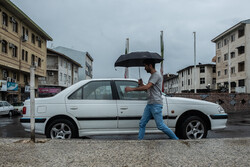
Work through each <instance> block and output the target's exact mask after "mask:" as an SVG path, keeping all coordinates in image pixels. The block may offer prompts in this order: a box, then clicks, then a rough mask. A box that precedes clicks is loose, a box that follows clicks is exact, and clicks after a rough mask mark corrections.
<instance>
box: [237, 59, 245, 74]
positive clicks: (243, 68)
mask: <svg viewBox="0 0 250 167" xmlns="http://www.w3.org/2000/svg"><path fill="white" fill-rule="evenodd" d="M242 71H245V62H244V61H243V62H240V63H238V72H242Z"/></svg>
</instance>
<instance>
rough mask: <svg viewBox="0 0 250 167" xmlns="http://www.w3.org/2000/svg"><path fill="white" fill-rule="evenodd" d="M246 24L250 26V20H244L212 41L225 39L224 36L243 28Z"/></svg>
mask: <svg viewBox="0 0 250 167" xmlns="http://www.w3.org/2000/svg"><path fill="white" fill-rule="evenodd" d="M245 24H250V19H248V20H243V21H241V22H239V23H238V24H235V25H234V26H233V27H231V28H229V29H227V30H226V31H224V32H223V33H221V34H220V35H218V36H217V37H215V38H214V39H212V40H211V41H212V42H217V41H218V40H220V39H221V38H223V37H224V36H226V35H228V34H229V33H230V32H231V31H233V30H235V29H237V28H239V27H241V26H242V25H245Z"/></svg>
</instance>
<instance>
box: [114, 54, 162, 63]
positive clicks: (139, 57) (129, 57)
mask: <svg viewBox="0 0 250 167" xmlns="http://www.w3.org/2000/svg"><path fill="white" fill-rule="evenodd" d="M144 60H153V61H154V62H155V63H160V62H161V61H162V60H163V58H162V57H161V56H160V55H159V54H158V53H151V52H131V53H129V54H125V55H121V56H120V57H119V58H118V59H117V60H116V62H115V67H118V66H119V67H140V66H144V64H143V62H144Z"/></svg>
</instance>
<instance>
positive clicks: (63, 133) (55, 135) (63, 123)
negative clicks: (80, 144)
mask: <svg viewBox="0 0 250 167" xmlns="http://www.w3.org/2000/svg"><path fill="white" fill-rule="evenodd" d="M46 137H47V138H52V139H71V138H75V137H77V129H76V127H75V126H74V124H73V123H72V122H71V121H69V120H67V119H58V120H54V121H53V122H52V123H51V124H50V125H49V126H48V128H47V130H46Z"/></svg>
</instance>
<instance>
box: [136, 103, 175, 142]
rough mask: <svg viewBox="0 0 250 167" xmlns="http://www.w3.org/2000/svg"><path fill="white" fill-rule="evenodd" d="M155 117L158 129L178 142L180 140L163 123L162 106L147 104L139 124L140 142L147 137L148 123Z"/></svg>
mask: <svg viewBox="0 0 250 167" xmlns="http://www.w3.org/2000/svg"><path fill="white" fill-rule="evenodd" d="M152 117H154V120H155V123H156V125H157V128H158V129H159V130H161V131H162V132H164V133H165V134H166V135H168V136H169V137H170V138H171V139H175V140H178V139H179V138H178V137H177V136H176V135H175V134H174V132H173V131H172V130H171V129H169V128H168V127H167V125H166V124H165V123H164V122H163V117H162V105H161V104H147V105H146V107H145V109H144V113H143V115H142V118H141V120H140V123H139V128H140V129H139V135H138V140H142V139H143V138H144V135H145V129H146V125H147V123H148V121H149V120H150V119H151V118H152Z"/></svg>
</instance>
